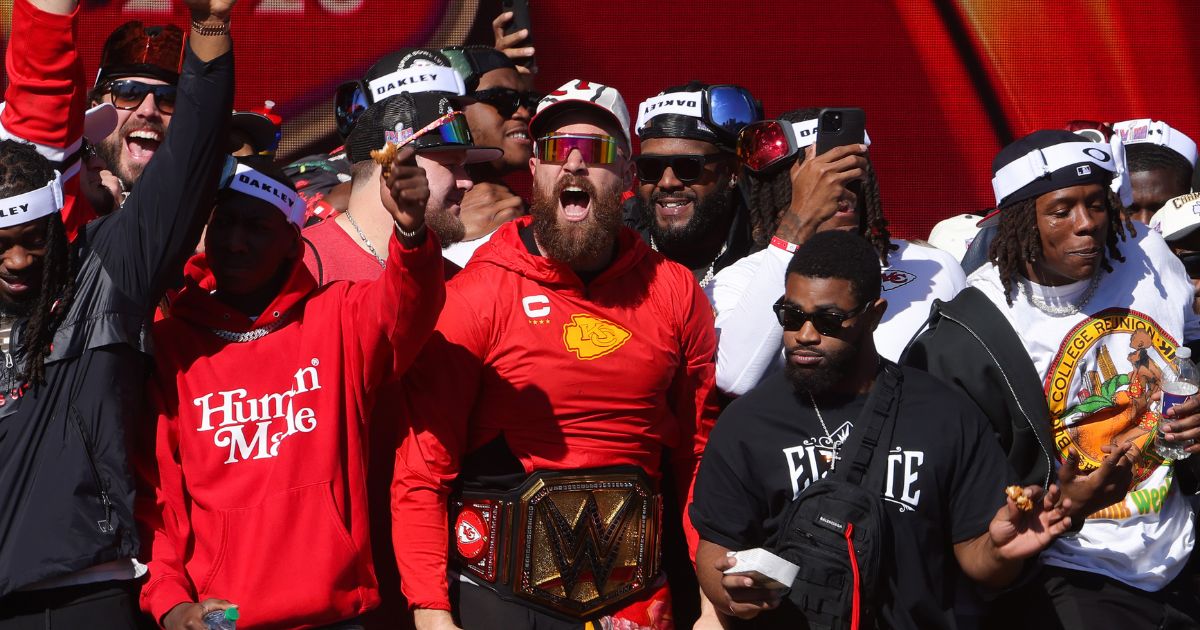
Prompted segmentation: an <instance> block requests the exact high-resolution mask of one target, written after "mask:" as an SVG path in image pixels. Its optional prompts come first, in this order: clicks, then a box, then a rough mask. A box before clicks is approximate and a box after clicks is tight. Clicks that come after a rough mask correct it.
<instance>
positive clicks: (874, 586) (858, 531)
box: [766, 360, 904, 630]
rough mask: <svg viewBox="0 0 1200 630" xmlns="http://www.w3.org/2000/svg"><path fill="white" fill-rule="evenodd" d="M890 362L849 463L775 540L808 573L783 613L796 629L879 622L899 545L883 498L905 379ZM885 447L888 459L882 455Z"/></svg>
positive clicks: (855, 433) (805, 499)
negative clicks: (891, 556) (891, 554)
mask: <svg viewBox="0 0 1200 630" xmlns="http://www.w3.org/2000/svg"><path fill="white" fill-rule="evenodd" d="M882 363H883V369H882V370H881V371H880V373H879V376H878V377H877V378H876V380H875V385H874V386H873V387H872V388H871V393H870V394H869V395H868V397H867V402H866V404H865V405H864V406H863V410H862V413H861V414H860V417H859V418H858V422H856V423H855V424H854V428H853V429H852V430H851V432H850V438H849V440H848V441H847V445H846V446H847V448H846V449H845V451H844V453H845V454H846V458H844V459H842V462H845V463H844V464H843V465H840V466H835V467H834V469H833V470H832V471H830V472H829V474H828V475H826V476H825V478H823V479H820V480H817V481H816V482H814V483H812V484H811V485H809V486H808V487H807V488H805V489H804V490H803V491H802V492H801V493H800V496H798V497H796V499H795V500H794V501H792V503H791V504H790V505H789V506H788V509H787V511H786V512H785V513H784V517H783V520H782V525H781V526H780V528H779V530H778V531H777V532H776V533H775V535H774V536H772V537H771V539H770V540H768V541H767V545H766V548H767V549H769V550H770V551H771V552H773V553H775V554H776V555H778V556H779V557H781V558H783V559H785V560H787V561H789V562H791V563H793V564H795V565H797V566H799V567H800V572H799V573H798V574H797V575H796V580H795V582H794V583H793V584H792V589H791V591H790V592H789V593H788V597H787V601H785V602H784V604H783V606H781V609H780V610H778V611H776V612H777V613H779V614H780V615H781V616H787V617H791V618H792V620H793V621H792V623H793V627H796V626H795V616H796V614H797V613H798V614H799V615H801V616H803V618H804V620H805V621H806V622H807V627H809V628H811V629H813V630H860V629H863V630H866V629H870V628H875V627H876V624H877V622H878V619H877V614H878V612H879V609H880V604H881V600H882V590H883V587H882V585H883V584H884V579H883V568H884V560H885V558H886V554H887V551H886V547H887V546H888V545H889V544H890V540H891V531H890V526H889V523H888V520H887V517H886V516H885V514H884V506H883V501H882V499H880V493H881V492H882V490H883V486H884V481H885V476H886V475H887V453H886V451H887V448H888V445H889V444H891V440H892V433H893V431H894V430H895V426H896V413H897V410H898V409H899V407H900V393H901V385H902V383H903V380H904V377H903V374H902V373H901V371H900V368H899V367H898V366H896V364H894V363H892V362H890V361H886V360H885V361H883V362H882ZM880 445H882V446H883V450H884V452H883V453H877V452H876V451H877V450H878V448H879V447H880ZM769 616H770V617H775V616H776V615H769ZM800 627H803V626H800Z"/></svg>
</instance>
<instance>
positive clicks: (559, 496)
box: [451, 466, 662, 620]
mask: <svg viewBox="0 0 1200 630" xmlns="http://www.w3.org/2000/svg"><path fill="white" fill-rule="evenodd" d="M651 488H652V487H651V485H650V483H649V482H648V481H647V479H646V476H645V474H643V473H642V471H641V470H640V469H637V468H633V467H625V466H622V467H614V468H600V469H590V470H580V471H565V472H559V471H540V472H537V473H534V474H533V475H531V476H530V477H529V479H527V480H526V481H525V483H523V484H521V486H520V487H519V488H517V489H516V490H513V491H511V492H506V493H490V492H471V491H464V492H463V493H462V494H461V495H460V496H457V497H455V498H454V499H452V501H451V508H452V510H454V511H455V512H456V513H457V516H456V518H455V519H454V531H453V532H452V534H453V538H454V541H453V544H452V549H453V550H454V551H453V552H452V554H451V556H452V557H453V559H454V561H455V562H454V564H455V565H456V566H457V567H458V569H459V570H460V571H463V572H465V573H467V574H469V575H470V576H471V577H472V578H473V581H475V582H479V583H482V584H484V585H486V586H487V587H488V588H491V589H492V590H494V591H496V592H497V593H498V594H499V595H500V596H501V597H503V598H505V599H514V600H518V601H520V602H522V603H524V604H527V605H531V606H533V607H534V608H537V609H540V610H543V611H546V612H549V613H551V614H554V615H557V616H559V617H566V618H569V619H576V620H577V619H584V618H587V617H590V616H592V615H595V614H596V613H598V612H600V611H603V610H605V609H607V608H610V607H614V606H615V605H616V604H619V603H621V602H623V601H626V600H627V599H628V598H630V597H631V596H633V595H635V594H636V593H639V592H641V591H642V590H643V589H645V588H646V587H647V586H648V585H650V584H651V583H652V582H653V581H654V579H655V578H656V577H657V575H658V571H659V534H660V532H659V523H660V520H661V510H662V497H661V496H660V495H659V494H657V493H655V492H653V491H652V489H651Z"/></svg>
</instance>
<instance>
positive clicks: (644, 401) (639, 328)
mask: <svg viewBox="0 0 1200 630" xmlns="http://www.w3.org/2000/svg"><path fill="white" fill-rule="evenodd" d="M530 223H531V218H530V217H525V218H521V219H517V220H515V221H512V222H509V223H507V224H505V225H504V226H502V227H501V228H500V229H499V230H498V231H497V232H496V233H495V235H494V236H493V237H492V239H491V241H490V242H489V243H487V244H485V245H484V246H483V247H481V248H480V249H479V251H477V252H476V253H475V256H474V258H473V259H472V260H471V263H470V264H468V265H467V266H466V268H464V269H463V271H461V272H459V273H458V275H456V276H455V277H454V279H453V280H451V281H450V283H449V284H448V285H447V296H446V308H445V309H443V311H442V315H441V318H440V319H439V321H438V326H437V331H436V332H435V333H434V336H433V337H432V338H431V339H430V341H429V343H428V344H427V345H426V346H425V348H424V350H422V352H421V354H420V356H419V357H418V359H417V361H416V363H415V364H414V365H413V367H412V369H411V370H410V371H409V372H408V373H407V374H406V375H405V377H404V380H403V382H404V384H405V387H406V404H408V406H409V408H408V410H407V413H408V415H409V419H408V420H409V423H410V426H411V432H410V435H409V436H408V438H407V439H406V440H404V442H403V444H402V445H401V447H400V449H399V450H398V452H397V456H396V473H395V480H394V481H393V485H392V522H393V532H392V543H393V544H394V545H395V550H396V560H397V563H398V564H399V567H400V575H401V586H402V587H403V589H404V594H405V596H407V597H408V599H409V603H410V605H411V606H412V607H414V608H434V609H442V610H449V609H450V600H449V596H448V593H447V589H448V582H447V575H446V566H447V554H448V552H449V547H448V545H449V539H450V531H449V527H448V524H447V520H448V514H447V499H448V497H449V496H450V492H451V485H452V483H453V482H454V480H455V478H456V477H457V475H458V473H459V471H460V470H461V467H462V461H463V457H464V455H467V454H468V453H471V452H472V451H475V450H477V449H479V448H480V447H481V446H483V445H485V444H488V443H489V442H491V441H493V440H495V439H496V438H497V437H498V436H503V439H504V442H505V443H506V444H507V446H508V448H509V450H511V452H512V454H513V455H515V456H516V459H517V460H519V461H520V463H521V466H522V467H523V468H524V472H526V473H532V472H534V471H538V470H572V469H582V468H595V467H606V466H616V465H633V466H637V467H640V468H641V469H642V470H643V471H645V472H646V474H647V475H649V476H650V477H651V478H652V479H654V480H656V481H657V480H658V479H659V477H660V475H661V473H662V470H661V464H662V461H663V451H664V449H669V450H670V453H671V457H670V465H671V466H672V467H673V473H674V474H673V478H674V479H675V481H676V483H677V484H678V488H677V496H678V497H680V498H681V499H682V498H685V497H686V498H690V496H691V494H690V492H691V486H692V481H693V479H694V477H695V471H696V469H697V467H698V466H699V463H700V455H701V453H703V451H704V445H705V443H706V441H707V438H708V433H709V430H710V429H711V427H712V424H713V422H714V420H715V419H716V413H717V409H716V403H715V397H714V391H715V390H714V378H715V371H716V368H715V363H714V357H715V350H716V339H715V333H714V330H713V316H712V311H711V309H710V307H709V305H708V300H707V298H706V297H705V296H704V293H703V292H702V291H701V290H700V288H699V286H698V284H697V283H696V279H695V277H694V276H693V275H692V273H691V271H689V270H688V269H686V268H684V267H683V266H682V265H679V264H677V263H674V262H671V261H669V260H667V259H666V258H664V257H663V256H661V255H660V254H658V253H657V252H654V251H652V250H651V249H650V248H649V247H648V246H646V245H645V244H644V243H643V242H642V241H641V239H640V237H639V236H638V235H637V233H636V232H634V231H632V230H629V229H627V228H622V229H621V231H620V233H619V236H618V239H617V253H616V256H615V259H614V260H613V262H612V264H611V265H609V267H608V268H607V269H605V270H604V271H603V272H602V273H601V274H600V275H599V276H597V277H596V278H594V279H592V280H591V282H589V283H587V284H584V283H583V281H582V280H580V278H579V276H577V275H576V274H575V273H574V272H573V271H572V270H571V269H570V268H569V267H568V266H567V265H565V264H563V263H561V262H558V261H555V260H552V259H549V258H544V257H541V256H538V255H535V254H533V253H531V252H530V251H529V249H528V248H527V246H526V245H525V243H524V242H523V241H522V238H521V235H520V230H521V229H529V226H530ZM684 513H685V514H686V511H684ZM684 521H685V523H684V531H685V533H686V534H687V537H688V542H689V546H690V547H691V549H692V553H693V554H694V553H695V542H696V536H695V531H694V530H693V529H692V527H691V523H690V522H686V521H687V519H686V518H685V519H684Z"/></svg>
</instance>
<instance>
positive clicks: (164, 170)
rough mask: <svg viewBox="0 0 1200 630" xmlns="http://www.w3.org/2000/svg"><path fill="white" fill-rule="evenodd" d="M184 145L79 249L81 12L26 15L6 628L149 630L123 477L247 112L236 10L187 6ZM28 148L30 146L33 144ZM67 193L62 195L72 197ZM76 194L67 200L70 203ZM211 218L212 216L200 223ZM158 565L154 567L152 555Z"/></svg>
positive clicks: (10, 211) (1, 459) (16, 126)
mask: <svg viewBox="0 0 1200 630" xmlns="http://www.w3.org/2000/svg"><path fill="white" fill-rule="evenodd" d="M186 4H187V6H188V8H189V9H190V12H191V17H192V35H191V37H190V38H189V40H188V43H187V47H186V51H185V52H184V55H183V61H182V64H183V65H182V70H181V71H180V80H179V109H178V111H176V113H175V133H173V134H172V135H171V138H170V139H168V140H166V141H165V147H164V150H163V151H162V155H161V157H160V158H159V159H157V160H151V161H149V164H148V165H147V166H146V174H147V182H146V184H145V185H144V186H140V187H138V189H137V190H136V191H135V192H133V193H131V194H130V196H129V198H128V199H127V200H126V202H125V205H124V208H123V210H122V211H121V212H118V213H115V214H111V215H109V216H106V217H104V218H101V219H98V220H96V221H92V222H91V223H89V224H87V225H86V226H85V227H84V228H83V229H82V231H81V232H80V233H79V235H78V236H77V238H76V239H75V241H74V242H73V243H70V242H68V241H67V232H66V228H65V226H64V221H65V217H67V216H68V214H69V213H70V212H72V211H74V210H75V209H76V206H77V205H78V204H81V203H83V201H84V198H83V197H81V196H79V195H78V193H77V191H78V184H77V183H76V174H77V172H78V168H79V166H78V165H77V164H71V163H70V162H67V163H65V164H64V163H62V162H52V161H51V160H63V159H64V157H66V156H70V155H72V153H73V152H75V149H74V148H72V147H79V146H80V142H79V137H80V135H81V132H82V128H83V126H82V122H83V108H84V101H85V89H86V87H85V85H84V83H83V64H82V62H81V61H80V60H79V58H78V54H77V52H76V41H75V37H76V33H77V29H76V25H75V19H76V16H77V15H78V9H77V2H75V0H54V1H53V2H50V1H47V0H37V2H30V1H27V0H18V1H17V2H16V4H15V6H14V10H13V27H14V28H13V31H12V38H11V39H10V41H9V49H8V55H9V59H8V62H9V65H8V67H9V68H10V69H13V68H16V69H18V70H17V71H16V72H12V73H11V74H10V75H9V79H10V84H9V87H8V90H7V91H6V92H5V98H6V103H5V108H4V111H3V114H0V123H3V137H4V138H5V139H4V140H3V141H0V329H2V330H3V334H0V351H2V352H0V355H2V356H0V505H2V506H4V508H3V510H0V512H2V514H0V628H3V629H5V630H8V629H10V628H30V627H56V628H98V629H101V630H105V629H109V628H119V629H121V630H132V629H133V628H134V627H135V624H136V621H135V616H134V615H135V611H136V589H137V583H136V581H135V580H136V578H137V577H139V575H140V573H142V572H144V567H142V568H141V569H142V570H139V567H138V565H136V564H135V563H134V562H133V558H135V557H138V556H139V555H140V554H143V553H144V552H145V551H147V546H145V545H140V544H139V539H138V534H137V531H136V528H135V527H134V524H133V501H134V488H133V483H132V480H131V475H130V469H129V466H128V464H127V462H126V453H127V448H128V447H127V438H128V436H129V434H130V431H129V429H130V427H131V426H136V425H137V424H138V423H140V422H144V420H145V417H144V415H143V412H144V408H145V402H144V380H145V378H146V375H147V373H146V372H147V368H148V367H149V365H150V361H149V358H150V357H149V353H150V351H151V344H150V343H149V339H148V337H149V334H148V333H149V326H150V323H151V321H150V313H151V311H152V309H153V306H154V304H155V303H157V302H158V300H159V298H160V297H161V296H162V293H163V291H164V289H165V288H166V285H167V283H168V282H169V281H170V280H171V279H172V278H173V277H175V276H176V275H178V274H179V272H180V268H181V267H182V263H183V257H184V254H186V253H187V252H189V251H191V249H192V247H193V246H194V244H195V242H196V239H197V238H198V237H199V234H200V228H201V226H202V225H203V223H204V218H205V217H206V216H207V210H208V209H209V208H211V207H212V199H213V194H214V192H215V190H216V183H217V180H218V176H219V175H220V171H221V168H220V167H221V164H222V163H223V159H224V151H225V140H224V139H225V138H226V137H227V136H228V125H229V116H230V111H231V110H232V107H233V53H232V41H231V40H230V37H229V14H230V11H231V10H232V8H233V0H187V3H186ZM23 141H33V142H35V143H36V144H34V145H30V144H27V143H25V142H23ZM64 182H65V183H64ZM64 189H65V190H64ZM202 209H203V210H204V211H203V212H202ZM142 557H143V558H144V556H142Z"/></svg>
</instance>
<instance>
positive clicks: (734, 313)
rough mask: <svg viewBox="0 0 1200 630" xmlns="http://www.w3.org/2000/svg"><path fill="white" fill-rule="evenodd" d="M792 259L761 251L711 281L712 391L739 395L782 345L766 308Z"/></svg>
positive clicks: (776, 296) (779, 292) (777, 250)
mask: <svg viewBox="0 0 1200 630" xmlns="http://www.w3.org/2000/svg"><path fill="white" fill-rule="evenodd" d="M791 260H792V255H791V254H789V253H788V252H786V251H784V250H782V249H780V248H778V247H773V246H772V247H767V248H766V249H765V250H764V251H762V252H759V253H757V254H753V255H751V256H748V257H746V258H743V259H742V260H740V261H738V262H736V263H734V264H733V265H731V266H729V267H727V268H725V269H723V270H721V273H718V274H717V276H716V277H715V278H714V279H713V285H714V286H713V309H714V310H715V311H716V315H717V387H719V388H720V389H721V391H723V392H725V393H727V394H730V395H733V396H741V395H742V394H744V393H746V392H748V391H750V390H751V389H752V388H753V387H754V386H755V385H757V384H758V382H759V381H760V380H762V377H763V375H765V374H766V372H767V368H768V367H770V365H771V363H772V362H773V361H775V360H777V357H778V356H779V352H780V350H781V348H782V347H783V328H781V327H780V326H779V322H778V321H777V320H776V319H775V313H774V312H772V310H771V305H772V304H774V303H775V300H778V299H779V296H781V295H783V291H784V284H785V282H784V276H785V274H786V272H787V266H788V263H789V262H791Z"/></svg>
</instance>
